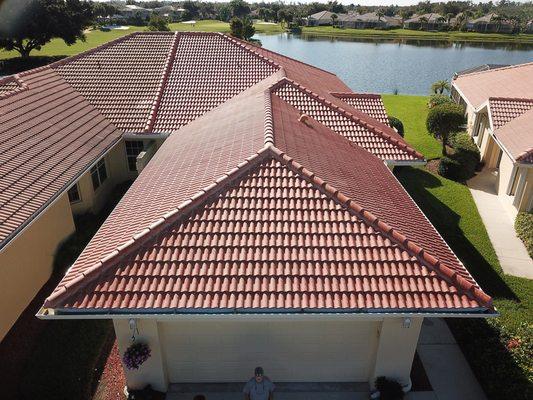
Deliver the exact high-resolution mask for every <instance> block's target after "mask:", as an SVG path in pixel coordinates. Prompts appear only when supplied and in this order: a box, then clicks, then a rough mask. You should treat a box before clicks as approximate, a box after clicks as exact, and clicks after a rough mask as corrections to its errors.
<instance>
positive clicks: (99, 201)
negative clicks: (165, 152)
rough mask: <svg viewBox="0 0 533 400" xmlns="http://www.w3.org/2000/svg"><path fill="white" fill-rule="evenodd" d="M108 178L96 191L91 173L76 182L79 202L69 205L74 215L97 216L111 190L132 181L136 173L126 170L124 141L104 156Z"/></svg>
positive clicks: (88, 172)
mask: <svg viewBox="0 0 533 400" xmlns="http://www.w3.org/2000/svg"><path fill="white" fill-rule="evenodd" d="M104 159H105V163H106V171H107V175H108V178H107V179H106V181H105V182H104V183H103V184H102V185H101V186H100V187H99V188H98V189H96V190H94V187H93V183H92V179H91V171H87V172H86V173H85V174H83V175H82V176H81V177H80V179H79V180H78V182H77V184H78V191H79V193H80V197H81V200H80V201H78V202H75V203H72V204H71V207H72V212H73V213H74V215H79V214H85V213H93V214H97V213H98V212H99V211H100V210H101V209H102V207H103V206H104V205H105V203H106V202H107V200H108V199H109V194H110V193H111V191H112V190H113V188H114V187H115V186H116V185H117V184H119V183H121V182H124V181H126V180H128V179H134V178H135V177H136V176H137V172H134V171H133V172H132V171H129V170H128V162H127V157H126V148H125V145H124V140H120V142H118V143H117V144H116V145H115V146H114V147H113V148H112V149H111V150H109V152H108V153H107V154H106V155H105V156H104Z"/></svg>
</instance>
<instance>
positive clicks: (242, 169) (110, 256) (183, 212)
mask: <svg viewBox="0 0 533 400" xmlns="http://www.w3.org/2000/svg"><path fill="white" fill-rule="evenodd" d="M271 148H272V147H271V146H266V147H263V148H261V149H260V150H259V151H258V152H257V153H255V154H253V155H251V156H250V157H248V158H246V159H245V160H244V161H242V162H241V163H239V164H238V165H237V166H236V167H235V168H233V169H231V170H230V171H228V172H226V173H225V174H224V175H222V176H220V177H219V178H218V179H217V180H215V181H214V182H213V183H211V184H210V185H208V186H206V187H204V188H203V189H200V190H199V191H198V192H196V194H194V195H193V196H192V197H190V198H189V199H188V200H185V201H183V202H182V203H181V204H180V205H178V206H177V207H176V208H174V209H172V210H170V211H168V212H167V213H165V214H164V215H162V216H161V217H160V218H159V219H158V220H156V221H154V222H152V223H151V224H150V225H149V226H148V227H146V228H145V229H143V230H142V231H140V232H138V233H136V234H135V235H133V236H132V237H131V238H130V239H129V240H127V241H126V242H124V243H122V244H120V245H118V246H117V247H116V248H115V249H114V250H113V251H111V252H110V253H107V254H105V255H104V256H103V257H102V258H100V259H99V260H98V261H96V262H95V263H94V264H93V265H92V266H91V267H89V268H87V269H86V270H84V271H82V272H80V273H79V274H78V275H77V276H75V277H74V278H73V279H72V280H70V281H68V282H65V283H64V284H62V285H60V286H58V287H57V288H56V291H55V292H54V293H52V294H51V295H50V296H48V298H47V299H46V300H45V303H44V306H45V307H47V308H53V307H54V304H57V302H59V301H62V300H66V299H67V298H68V297H69V296H70V295H72V294H73V293H70V292H67V289H70V290H72V289H73V288H74V287H76V286H80V285H81V287H85V286H87V285H88V284H89V283H91V282H92V281H93V280H94V279H96V278H97V277H98V275H99V272H100V273H101V272H102V271H103V269H104V268H106V267H110V266H112V265H114V263H115V262H116V261H119V260H120V259H123V258H124V257H126V256H127V255H129V254H130V253H131V252H133V251H135V250H137V249H138V248H139V247H141V246H142V245H143V244H144V243H146V242H147V241H149V240H150V239H152V238H153V237H154V235H157V234H159V233H160V232H162V231H163V230H164V229H166V228H167V227H168V226H169V225H170V224H173V223H175V222H176V221H178V220H179V219H180V218H183V217H185V216H187V215H188V214H189V212H192V211H194V209H195V208H196V207H197V206H198V205H199V204H203V203H205V202H207V201H209V200H210V198H211V197H212V196H214V195H216V194H217V193H218V192H219V191H220V190H222V189H223V188H224V187H225V185H226V184H227V183H228V182H231V181H233V180H235V179H239V178H240V177H241V176H242V174H244V173H246V172H247V171H248V170H249V169H250V168H251V167H252V166H254V165H256V164H258V163H260V162H261V161H262V160H263V159H264V158H265V157H266V156H267V155H268V154H270V149H271Z"/></svg>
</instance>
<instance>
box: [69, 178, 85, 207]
mask: <svg viewBox="0 0 533 400" xmlns="http://www.w3.org/2000/svg"><path fill="white" fill-rule="evenodd" d="M73 189H75V190H76V194H77V195H78V198H77V199H76V200H72V199H71V198H70V197H71V196H70V193H71V191H72V190H73ZM67 196H68V201H69V203H70V204H76V203H81V201H82V198H81V191H80V186H79V185H78V182H76V183H75V184H74V185H73V186H72V187H71V188H70V189H69V190H67Z"/></svg>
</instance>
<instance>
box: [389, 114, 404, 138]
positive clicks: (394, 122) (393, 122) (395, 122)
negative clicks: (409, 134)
mask: <svg viewBox="0 0 533 400" xmlns="http://www.w3.org/2000/svg"><path fill="white" fill-rule="evenodd" d="M389 124H390V126H392V127H393V128H396V131H397V132H398V134H399V135H400V136H401V137H403V132H404V128H403V122H402V121H400V120H399V119H398V118H396V117H393V116H390V117H389Z"/></svg>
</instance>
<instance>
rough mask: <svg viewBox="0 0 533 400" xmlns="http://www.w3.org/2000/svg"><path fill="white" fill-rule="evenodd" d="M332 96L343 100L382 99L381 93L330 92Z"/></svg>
mask: <svg viewBox="0 0 533 400" xmlns="http://www.w3.org/2000/svg"><path fill="white" fill-rule="evenodd" d="M330 94H331V95H332V96H335V97H337V98H338V99H340V100H342V98H343V97H344V98H364V99H381V98H382V97H381V95H380V94H379V93H357V92H330Z"/></svg>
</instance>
